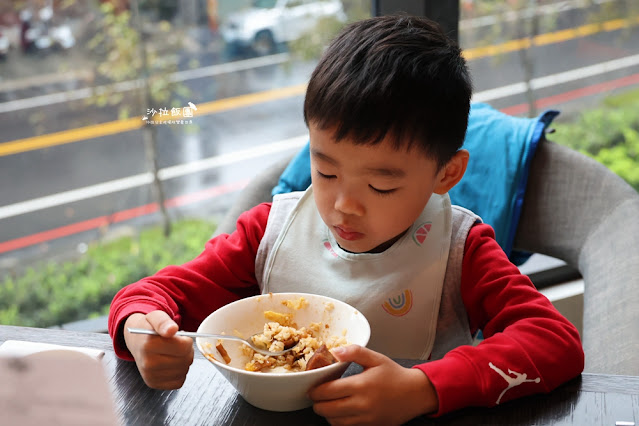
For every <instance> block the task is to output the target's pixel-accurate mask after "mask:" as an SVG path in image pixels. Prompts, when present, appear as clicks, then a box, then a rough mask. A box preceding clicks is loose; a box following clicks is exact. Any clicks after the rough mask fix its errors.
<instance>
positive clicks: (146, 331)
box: [126, 327, 299, 356]
mask: <svg viewBox="0 0 639 426" xmlns="http://www.w3.org/2000/svg"><path fill="white" fill-rule="evenodd" d="M126 329H127V330H128V331H129V333H133V334H150V335H152V336H159V334H158V332H157V331H155V330H149V329H146V328H132V327H127V328H126ZM258 334H260V333H255V334H254V335H253V336H255V335H258ZM175 335H176V336H186V337H193V338H196V337H210V338H214V339H223V340H235V341H237V342H242V343H244V344H245V345H246V346H248V347H250V348H251V349H253V350H254V351H255V352H259V353H261V354H262V355H266V356H278V355H284V354H285V353H287V352H289V351H291V350H292V349H293V348H294V347H295V346H297V344H298V343H299V342H297V343H295V344H294V345H293V346H291V347H290V348H287V349H284V350H283V351H279V352H270V351H267V350H266V349H263V348H260V347H259V346H257V345H256V344H255V343H253V339H252V337H253V336H251V337H249V338H248V339H243V338H241V337H237V336H228V335H226V334H209V333H195V332H193V331H178V332H177V333H175Z"/></svg>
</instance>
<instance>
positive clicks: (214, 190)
mask: <svg viewBox="0 0 639 426" xmlns="http://www.w3.org/2000/svg"><path fill="white" fill-rule="evenodd" d="M629 82H634V83H639V74H635V75H633V76H628V77H623V78H620V79H617V80H613V81H610V82H606V83H602V84H597V85H594V86H589V87H586V88H582V89H580V90H578V91H573V92H574V93H573V92H566V93H567V94H569V96H568V97H570V98H571V99H574V98H575V94H577V92H579V94H580V95H581V96H586V95H590V94H593V93H594V92H595V91H596V90H599V91H608V90H611V89H615V88H617V87H619V85H624V84H629ZM561 96H562V94H560V95H555V96H550V97H548V98H542V99H540V100H539V101H538V105H546V104H550V102H560V101H566V100H567V99H565V97H566V96H564V98H563V99H560V97H561ZM547 106H549V105H547ZM519 107H520V106H518V105H515V106H514V107H509V108H504V109H502V110H501V111H502V112H505V113H508V110H509V109H511V108H519ZM520 112H525V111H520ZM307 139H308V136H307V135H304V136H299V137H298V138H291V139H287V140H286V141H281V142H276V143H274V144H270V147H268V148H266V151H270V150H272V151H271V152H275V151H277V149H278V148H277V147H278V146H279V148H284V147H285V146H288V144H289V143H290V147H291V148H294V147H295V146H301V145H303V144H304V143H305V142H306V140H307ZM287 141H288V142H287ZM251 150H253V148H252V149H251ZM248 151H250V150H245V152H247V153H248ZM234 154H235V153H231V154H228V157H227V158H228V160H227V161H228V163H231V162H236V161H241V160H240V159H239V158H238V157H235V155H234ZM249 155H250V153H249ZM234 157H235V158H234ZM202 161H204V162H206V161H210V163H209V164H208V167H209V168H212V167H218V166H220V165H221V164H220V161H219V160H215V159H214V157H212V158H210V159H207V160H202ZM197 163H201V161H199V162H197ZM187 166H188V165H186V164H182V165H178V166H173V167H171V168H167V169H163V170H164V171H165V172H164V173H165V175H164V176H163V178H164V179H169V178H171V177H176V176H184V175H186V174H188V173H191V172H192V171H190V170H189V169H188V167H187ZM195 168H201V169H204V168H205V166H204V164H201V165H200V166H196V167H195ZM195 168H194V169H195ZM143 175H144V174H143ZM143 175H137V177H138V179H140V176H143ZM134 177H135V176H132V178H134ZM249 180H250V179H247V180H244V181H241V182H233V183H230V184H227V185H219V186H214V187H211V188H207V189H205V190H202V191H198V192H195V193H190V194H184V195H180V196H177V197H175V198H171V199H169V200H167V202H166V205H167V207H177V206H181V205H187V204H191V203H195V202H198V201H202V200H206V199H210V198H214V197H216V196H218V195H221V194H226V193H229V192H234V191H239V190H240V189H242V188H243V187H244V186H245V185H246V184H247V183H248V181H249ZM112 182H113V181H112ZM120 184H121V185H122V186H123V187H124V186H126V182H121V183H120ZM83 189H86V188H80V189H79V190H75V191H82V190H83ZM105 189H106V188H105ZM111 189H113V188H111ZM68 192H72V191H68ZM89 192H90V191H89ZM62 194H66V196H67V197H68V196H69V195H68V194H67V193H62ZM58 195H61V194H58ZM42 198H45V199H47V198H48V197H42ZM40 200H41V199H40ZM31 201H34V200H30V201H26V202H24V203H16V204H23V205H24V204H26V203H30V202H31ZM45 201H47V200H45ZM52 201H53V200H51V199H49V200H48V202H49V203H51V202H52ZM76 201H80V200H76ZM16 204H14V205H13V206H16ZM5 207H7V208H8V207H10V206H5ZM5 207H0V212H2V209H4V208H5ZM26 207H31V208H32V209H33V208H34V207H36V205H35V204H31V205H26ZM41 208H46V207H42V206H41ZM23 209H24V206H23ZM157 210H158V207H157V205H156V204H147V205H144V206H140V207H135V208H132V209H128V210H124V211H121V212H117V213H114V214H112V215H109V216H101V217H98V218H95V219H90V220H87V221H83V222H79V223H75V224H71V225H66V226H62V227H59V228H55V229H51V230H48V231H43V232H39V233H37V234H32V235H27V236H25V237H19V238H16V239H13V240H9V241H5V242H0V254H2V253H6V252H9V251H13V250H18V249H21V248H24V247H28V246H32V245H36V244H41V243H44V242H47V241H50V240H54V239H57V238H62V237H66V236H69V235H72V234H76V233H80V232H84V231H89V230H92V229H96V228H99V227H101V226H108V225H110V224H113V223H118V222H122V221H125V220H129V219H133V218H135V217H140V216H143V215H147V214H151V213H154V212H155V211H157ZM34 211H35V210H34ZM7 212H8V213H11V212H10V211H7ZM7 212H5V214H6V213H7ZM0 216H1V213H0ZM12 216H13V215H12Z"/></svg>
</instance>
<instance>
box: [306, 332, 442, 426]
mask: <svg viewBox="0 0 639 426" xmlns="http://www.w3.org/2000/svg"><path fill="white" fill-rule="evenodd" d="M331 352H332V353H333V355H334V356H335V358H337V359H338V360H339V361H352V362H356V363H358V364H360V365H361V366H362V367H364V371H363V372H362V373H360V374H355V375H353V376H349V377H345V378H342V379H337V380H333V381H330V382H327V383H323V384H321V385H318V386H317V387H315V388H313V389H311V390H310V391H309V397H310V398H311V399H312V400H313V402H314V405H313V410H314V411H315V412H316V413H317V414H319V415H320V416H324V417H325V418H326V419H327V420H328V421H329V423H330V424H332V425H353V424H366V425H376V424H378V425H399V424H402V423H405V422H407V421H409V420H410V419H412V418H415V417H417V416H419V415H422V414H426V413H430V412H434V411H436V410H437V408H438V401H437V394H436V392H435V388H433V385H432V384H431V383H430V380H428V377H427V376H426V375H425V374H424V373H423V372H422V371H420V370H417V369H413V368H404V367H402V366H400V365H399V364H397V363H396V362H394V361H393V360H391V359H390V358H388V357H386V356H384V355H382V354H380V353H377V352H374V351H372V350H370V349H366V348H363V347H361V346H358V345H350V346H346V347H342V348H335V349H333V350H332V351H331Z"/></svg>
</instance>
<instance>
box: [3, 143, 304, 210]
mask: <svg viewBox="0 0 639 426" xmlns="http://www.w3.org/2000/svg"><path fill="white" fill-rule="evenodd" d="M307 140H308V135H302V136H298V137H294V138H290V139H285V140H282V141H279V142H273V143H270V144H266V145H261V146H255V147H251V148H248V149H244V150H241V151H236V152H231V153H228V154H222V155H217V156H215V157H210V158H205V159H203V160H198V161H194V162H192V163H187V164H180V165H177V166H172V167H167V168H164V169H161V170H160V171H159V172H158V175H159V177H160V179H162V180H167V179H173V178H177V177H181V176H186V175H189V174H191V173H196V172H201V171H205V170H210V169H214V168H216V167H221V166H227V165H229V164H233V163H238V162H241V161H245V160H248V159H251V158H257V157H262V156H265V155H269V154H275V153H278V152H284V151H288V150H292V149H297V148H301V147H302V146H303V145H304V144H305V143H306V141H307ZM152 180H153V176H152V175H151V173H140V174H137V175H134V176H129V177H126V178H122V179H115V180H111V181H109V182H104V183H99V184H96V185H91V186H86V187H84V188H78V189H73V190H71V191H65V192H60V193H57V194H53V195H47V196H45V197H40V198H34V199H32V200H28V201H22V202H19V203H15V204H9V205H7V206H3V207H0V219H6V218H9V217H13V216H18V215H21V214H26V213H33V212H36V211H38V210H43V209H47V208H49V207H56V206H61V205H64V204H68V203H73V202H76V201H82V200H86V199H90V198H95V197H99V196H102V195H108V194H112V193H114V192H118V191H123V190H126V189H132V188H136V187H140V186H144V185H148V184H149V183H151V182H152Z"/></svg>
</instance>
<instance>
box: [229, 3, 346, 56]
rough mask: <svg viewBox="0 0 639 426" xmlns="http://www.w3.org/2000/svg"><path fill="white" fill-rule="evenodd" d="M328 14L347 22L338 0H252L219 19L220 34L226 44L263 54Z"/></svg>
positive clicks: (301, 33)
mask: <svg viewBox="0 0 639 426" xmlns="http://www.w3.org/2000/svg"><path fill="white" fill-rule="evenodd" d="M327 17H334V18H336V19H338V20H339V21H340V22H346V14H345V13H344V8H343V6H342V2H341V0H253V3H252V7H250V8H248V9H245V10H242V11H238V12H236V13H233V14H230V15H229V16H228V17H227V18H226V19H222V24H221V26H220V34H221V36H222V38H223V39H224V41H225V42H226V43H227V44H228V45H231V46H236V47H242V48H247V47H248V48H251V49H252V50H253V51H254V52H255V53H257V54H258V55H266V54H269V53H273V52H275V50H276V47H277V45H278V44H280V43H285V42H289V41H292V40H297V39H298V38H300V37H301V36H303V35H304V34H305V33H308V32H310V31H312V30H313V29H314V28H315V27H316V25H317V23H318V22H319V21H320V20H321V19H323V18H327Z"/></svg>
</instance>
